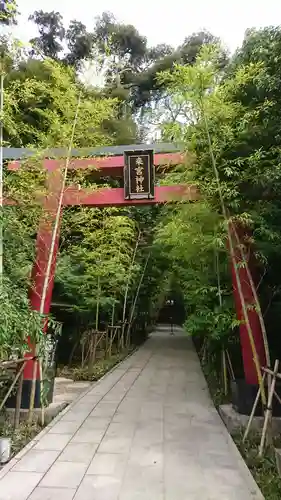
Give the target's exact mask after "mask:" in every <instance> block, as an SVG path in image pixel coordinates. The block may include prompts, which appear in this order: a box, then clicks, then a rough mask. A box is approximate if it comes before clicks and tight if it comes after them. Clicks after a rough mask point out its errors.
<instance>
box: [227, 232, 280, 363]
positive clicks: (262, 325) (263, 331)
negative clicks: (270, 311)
mask: <svg viewBox="0 0 281 500" xmlns="http://www.w3.org/2000/svg"><path fill="white" fill-rule="evenodd" d="M232 230H233V233H234V236H235V238H236V242H237V243H238V244H240V252H241V256H242V259H243V264H244V266H245V269H246V273H247V276H248V280H249V282H250V286H251V290H252V292H253V296H254V300H255V303H256V306H257V309H256V312H257V314H258V317H259V321H260V325H261V331H262V336H263V342H264V349H265V357H266V364H267V366H268V367H270V366H271V359H270V351H269V344H268V338H267V333H266V328H265V323H264V319H263V315H262V313H261V305H260V301H259V298H258V294H257V290H256V286H255V283H254V280H253V278H252V274H251V271H250V269H249V266H248V261H247V256H246V255H245V252H244V249H243V245H242V244H241V242H240V241H239V236H238V233H237V231H236V228H235V225H234V224H233V222H232Z"/></svg>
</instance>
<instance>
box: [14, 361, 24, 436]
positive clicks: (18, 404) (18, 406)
mask: <svg viewBox="0 0 281 500" xmlns="http://www.w3.org/2000/svg"><path fill="white" fill-rule="evenodd" d="M25 364H26V362H25V361H23V363H22V365H23V369H22V370H21V373H20V376H19V385H18V390H17V398H16V408H15V419H14V428H15V429H17V428H18V426H19V423H20V409H21V398H22V386H23V370H24V367H25ZM20 369H21V367H19V370H20Z"/></svg>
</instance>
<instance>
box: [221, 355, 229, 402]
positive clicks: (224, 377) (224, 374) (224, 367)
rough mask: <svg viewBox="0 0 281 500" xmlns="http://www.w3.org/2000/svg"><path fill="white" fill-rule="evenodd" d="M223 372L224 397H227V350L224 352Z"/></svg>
mask: <svg viewBox="0 0 281 500" xmlns="http://www.w3.org/2000/svg"><path fill="white" fill-rule="evenodd" d="M222 370H223V387H224V395H225V396H227V394H228V379H227V366H226V356H225V349H223V350H222Z"/></svg>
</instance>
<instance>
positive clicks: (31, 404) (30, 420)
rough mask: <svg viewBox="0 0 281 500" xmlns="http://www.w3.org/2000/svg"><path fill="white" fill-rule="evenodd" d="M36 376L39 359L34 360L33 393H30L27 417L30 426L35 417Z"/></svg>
mask: <svg viewBox="0 0 281 500" xmlns="http://www.w3.org/2000/svg"><path fill="white" fill-rule="evenodd" d="M36 374H37V358H36V359H34V361H33V370H32V382H31V392H30V399H29V409H28V417H27V422H28V424H31V423H32V417H33V409H34V402H35V393H36Z"/></svg>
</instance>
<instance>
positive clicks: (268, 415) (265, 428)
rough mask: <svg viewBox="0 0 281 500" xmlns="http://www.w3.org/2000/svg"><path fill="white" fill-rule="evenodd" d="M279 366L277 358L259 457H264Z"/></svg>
mask: <svg viewBox="0 0 281 500" xmlns="http://www.w3.org/2000/svg"><path fill="white" fill-rule="evenodd" d="M278 368H279V360H278V359H277V360H276V361H275V364H274V371H273V377H272V382H271V387H270V391H269V394H268V402H267V408H266V411H265V418H264V424H263V429H262V435H261V442H260V446H259V454H258V456H259V457H262V455H263V451H264V445H265V439H266V433H267V430H268V425H269V423H270V419H271V417H272V400H273V396H274V392H275V384H276V374H277V373H278Z"/></svg>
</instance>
